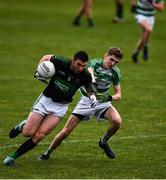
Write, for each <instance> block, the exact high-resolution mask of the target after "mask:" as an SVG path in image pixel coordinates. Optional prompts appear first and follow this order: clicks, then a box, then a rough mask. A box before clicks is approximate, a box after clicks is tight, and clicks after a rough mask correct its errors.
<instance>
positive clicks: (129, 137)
mask: <svg viewBox="0 0 166 180" xmlns="http://www.w3.org/2000/svg"><path fill="white" fill-rule="evenodd" d="M159 137H160V138H161V137H163V138H165V137H166V134H155V135H141V136H124V137H119V138H115V140H124V139H142V138H159ZM98 140H99V139H83V140H78V139H76V140H67V141H63V143H76V142H94V141H97V142H98ZM50 143H51V142H50ZM50 143H40V145H42V146H45V145H50ZM18 146H20V144H13V145H6V146H2V147H0V149H8V148H13V147H18Z"/></svg>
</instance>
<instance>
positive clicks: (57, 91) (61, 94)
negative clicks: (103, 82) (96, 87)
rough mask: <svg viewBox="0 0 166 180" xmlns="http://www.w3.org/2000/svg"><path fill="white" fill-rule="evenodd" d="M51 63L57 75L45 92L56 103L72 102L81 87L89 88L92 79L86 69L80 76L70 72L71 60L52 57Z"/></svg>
mask: <svg viewBox="0 0 166 180" xmlns="http://www.w3.org/2000/svg"><path fill="white" fill-rule="evenodd" d="M50 61H51V62H52V63H53V64H54V66H55V75H54V76H53V77H52V78H51V80H50V82H49V84H48V86H47V87H46V89H45V90H44V91H43V94H44V95H45V96H46V97H50V98H51V99H52V100H53V101H55V102H66V103H67V102H72V100H73V96H74V94H75V93H76V91H77V90H78V89H79V88H80V87H81V86H85V87H89V85H90V83H91V81H92V79H91V75H90V73H89V72H88V71H87V70H86V69H84V70H83V71H82V72H81V73H80V74H76V73H74V72H73V71H71V70H70V64H71V61H70V59H68V58H64V57H61V56H52V58H51V60H50Z"/></svg>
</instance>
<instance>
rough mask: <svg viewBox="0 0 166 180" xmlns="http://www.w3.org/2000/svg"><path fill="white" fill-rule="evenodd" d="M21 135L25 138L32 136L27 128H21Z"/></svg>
mask: <svg viewBox="0 0 166 180" xmlns="http://www.w3.org/2000/svg"><path fill="white" fill-rule="evenodd" d="M22 134H23V135H24V136H25V137H31V136H33V132H32V131H31V130H30V129H28V128H23V130H22Z"/></svg>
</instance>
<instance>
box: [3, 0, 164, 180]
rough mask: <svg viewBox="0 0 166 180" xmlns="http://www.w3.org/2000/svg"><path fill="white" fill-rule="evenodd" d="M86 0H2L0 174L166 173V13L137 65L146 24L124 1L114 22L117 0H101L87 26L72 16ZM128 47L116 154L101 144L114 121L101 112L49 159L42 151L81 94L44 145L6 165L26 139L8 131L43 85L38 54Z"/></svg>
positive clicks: (91, 52) (92, 175)
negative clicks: (121, 16) (134, 56)
mask: <svg viewBox="0 0 166 180" xmlns="http://www.w3.org/2000/svg"><path fill="white" fill-rule="evenodd" d="M81 2H82V1H78V0H72V1H70V2H69V1H67V0H62V1H58V0H47V1H44V0H40V1H32V0H28V1H26V0H22V1H19V0H12V1H10V2H9V1H5V0H1V1H0V27H1V28H0V47H1V48H0V124H1V126H0V161H1V163H0V169H1V170H0V178H1V179H11V178H13V179H21V178H23V179H27V178H29V179H30V178H31V179H43V178H45V179H50V178H52V179H87V178H89V179H112V178H113V179H116V178H118V179H120V178H123V179H125V178H130V179H133V178H143V179H146V178H149V179H162V178H163V179H164V178H166V171H165V169H166V151H165V149H166V133H165V129H166V121H165V120H166V119H165V112H166V111H165V107H166V101H165V97H166V91H165V87H166V78H165V77H166V76H165V75H166V74H165V70H166V62H165V57H166V52H165V35H166V34H165V32H164V31H165V29H164V24H165V19H166V14H165V12H162V13H157V15H156V17H157V18H156V26H155V29H154V32H153V34H152V38H151V41H150V60H149V61H148V62H144V61H142V59H141V54H140V62H139V64H137V65H135V64H133V63H132V61H131V53H132V51H133V49H134V47H135V43H136V41H137V39H138V36H139V33H140V29H139V27H138V25H137V24H136V23H135V20H134V17H133V16H132V15H131V14H130V12H129V1H126V4H125V22H124V23H123V24H117V25H114V24H112V23H111V19H112V18H113V16H114V3H113V1H111V2H110V1H107V0H102V1H100V0H95V1H94V7H93V17H94V22H95V27H94V28H88V27H87V25H86V21H85V20H83V22H82V26H81V27H78V28H77V27H73V26H72V25H71V22H72V20H73V18H74V16H75V14H76V11H77V9H78V7H79V5H80V3H81ZM113 45H117V46H120V47H121V48H122V50H123V52H124V58H123V60H122V62H121V63H120V64H119V67H120V70H121V74H122V100H121V101H119V102H116V103H114V106H115V107H116V108H117V109H118V111H119V112H120V114H121V116H122V120H123V124H122V126H121V128H120V130H119V131H118V133H117V134H116V135H115V136H114V137H113V138H112V142H111V146H112V148H113V149H114V151H115V152H116V155H117V158H116V159H115V160H110V159H108V158H107V157H106V156H105V154H103V153H102V151H101V150H100V149H99V147H98V140H99V138H100V137H102V136H103V134H104V132H105V130H106V128H107V125H108V123H107V122H106V121H105V122H100V123H97V122H96V121H95V119H92V121H89V122H87V123H86V122H82V123H80V125H79V126H78V128H76V130H75V131H74V132H73V133H72V135H71V136H69V138H68V139H66V141H65V142H64V143H63V144H62V145H61V146H60V147H59V148H58V149H57V150H56V152H54V153H53V154H52V157H51V159H50V160H49V161H47V162H38V161H37V160H36V159H37V157H38V156H39V155H40V154H41V153H42V152H43V151H44V150H46V148H47V147H48V145H49V143H50V142H51V141H52V139H53V137H54V135H55V134H56V133H57V132H58V131H59V130H60V129H61V128H62V127H63V125H64V124H65V122H66V120H67V118H68V116H69V115H70V113H71V112H72V109H73V107H74V105H75V104H76V102H77V100H78V98H79V94H76V98H75V100H74V102H73V103H72V104H71V105H70V108H69V111H68V113H67V114H66V116H65V118H64V119H63V121H62V122H61V124H60V125H59V127H58V128H56V129H55V130H54V131H53V132H52V133H51V134H50V135H49V136H48V137H46V138H45V139H44V140H43V141H42V142H41V144H40V145H39V146H37V147H36V148H35V149H34V150H32V151H31V152H29V153H27V154H26V155H24V156H22V157H20V158H18V159H17V160H16V164H17V168H15V169H13V168H8V167H5V166H3V163H2V162H3V159H4V157H5V156H6V155H7V154H8V153H9V152H11V151H13V150H15V149H16V148H17V146H18V145H19V144H20V143H21V142H23V141H24V140H25V138H24V137H22V136H19V137H17V138H16V139H9V138H8V131H9V129H10V128H11V127H13V126H14V125H15V124H16V123H18V122H19V121H20V120H22V119H24V118H26V117H27V115H28V113H29V110H30V107H31V105H32V104H33V102H34V100H35V99H36V98H37V96H38V95H39V94H40V92H41V91H42V90H43V89H44V87H45V85H44V84H41V83H40V82H38V81H37V80H35V79H34V78H33V73H34V71H35V68H36V66H37V63H38V60H39V59H40V58H41V57H42V56H43V55H45V54H59V55H62V56H66V57H72V56H73V54H74V53H75V52H76V51H78V50H80V49H83V50H86V51H87V52H88V53H89V55H90V57H92V58H93V57H102V56H103V55H104V53H105V51H106V50H107V48H108V47H110V46H113Z"/></svg>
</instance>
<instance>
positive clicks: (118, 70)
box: [112, 66, 121, 76]
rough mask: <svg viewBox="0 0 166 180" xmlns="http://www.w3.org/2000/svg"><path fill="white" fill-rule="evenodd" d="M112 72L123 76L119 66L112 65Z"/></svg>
mask: <svg viewBox="0 0 166 180" xmlns="http://www.w3.org/2000/svg"><path fill="white" fill-rule="evenodd" d="M112 72H113V73H115V74H117V75H118V76H121V74H120V69H119V68H118V67H117V66H114V67H112Z"/></svg>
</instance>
